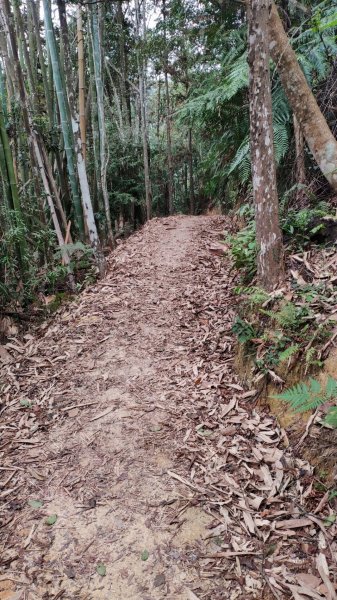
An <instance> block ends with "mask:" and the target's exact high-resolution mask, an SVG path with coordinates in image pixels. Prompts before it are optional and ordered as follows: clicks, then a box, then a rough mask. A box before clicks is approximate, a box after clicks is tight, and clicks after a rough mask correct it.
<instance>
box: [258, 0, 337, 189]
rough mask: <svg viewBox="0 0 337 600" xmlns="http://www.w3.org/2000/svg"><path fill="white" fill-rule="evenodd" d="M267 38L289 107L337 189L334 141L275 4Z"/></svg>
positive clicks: (321, 167) (323, 169)
mask: <svg viewBox="0 0 337 600" xmlns="http://www.w3.org/2000/svg"><path fill="white" fill-rule="evenodd" d="M269 36H270V44H269V47H270V54H271V57H272V59H273V61H274V62H275V65H276V68H277V71H278V73H279V76H280V79H281V81H282V85H283V87H284V90H285V93H286V95H287V98H288V101H289V104H290V106H291V108H292V110H293V112H294V114H295V116H296V119H297V121H298V123H299V126H300V128H301V130H302V132H303V135H304V137H305V140H306V142H307V144H308V146H309V148H310V150H311V152H312V154H313V156H314V157H315V160H316V162H317V164H318V166H319V168H320V169H321V171H322V173H323V175H324V176H325V177H326V179H327V180H328V182H329V183H330V185H331V187H332V188H333V189H334V190H337V141H336V140H335V138H334V136H333V135H332V133H331V131H330V129H329V127H328V124H327V122H326V120H325V118H324V116H323V115H322V113H321V111H320V109H319V106H318V104H317V102H316V100H315V97H314V95H313V93H312V91H311V89H310V87H309V85H308V83H307V80H306V78H305V76H304V73H303V71H302V69H301V67H300V65H299V63H298V61H297V58H296V54H295V52H294V50H293V49H292V47H291V46H290V42H289V39H288V37H287V34H286V32H285V31H284V28H283V25H282V21H281V19H280V16H279V14H278V12H277V8H276V6H275V4H274V3H272V8H271V12H270V18H269Z"/></svg>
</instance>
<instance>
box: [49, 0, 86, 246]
mask: <svg viewBox="0 0 337 600" xmlns="http://www.w3.org/2000/svg"><path fill="white" fill-rule="evenodd" d="M43 9H44V21H45V28H46V40H47V44H48V49H49V52H50V57H51V63H52V68H53V76H54V84H55V89H56V95H57V100H58V107H59V111H60V119H61V129H62V134H63V140H64V150H65V153H66V157H67V169H68V175H69V181H70V187H71V192H72V197H73V203H74V210H75V215H76V222H77V226H78V228H79V231H80V234H81V235H82V237H83V236H84V222H83V213H82V206H81V199H80V194H79V189H78V184H77V179H76V173H75V162H74V143H73V134H72V125H71V123H69V105H68V99H67V94H66V90H65V88H64V78H63V76H62V72H61V65H60V60H59V54H58V50H57V46H56V40H55V34H54V28H53V23H52V18H51V10H50V0H43Z"/></svg>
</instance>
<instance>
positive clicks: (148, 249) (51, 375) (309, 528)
mask: <svg viewBox="0 0 337 600" xmlns="http://www.w3.org/2000/svg"><path fill="white" fill-rule="evenodd" d="M168 224H169V227H167V225H168ZM224 227H227V229H228V228H229V227H230V224H229V222H228V221H226V220H225V219H224V218H222V217H221V218H220V217H212V218H204V217H203V218H199V219H193V218H189V217H184V218H183V217H174V218H170V219H166V220H157V219H154V220H153V221H152V222H151V223H150V224H148V225H146V226H145V227H144V228H143V230H142V231H141V232H138V233H137V234H135V235H134V236H133V237H132V238H130V239H129V240H128V241H127V242H125V243H122V244H121V245H120V246H119V247H118V248H117V250H116V251H115V252H114V253H112V255H111V257H110V259H109V260H110V270H109V273H108V275H107V277H106V279H104V280H102V281H99V282H98V283H97V284H96V285H94V286H91V287H90V288H88V289H87V290H86V291H85V292H84V293H83V294H82V295H81V296H80V297H79V298H78V299H76V301H75V302H74V303H72V304H71V306H65V307H63V308H61V309H59V310H58V312H57V313H56V315H55V316H54V317H53V318H52V319H51V321H50V322H49V323H43V324H42V325H41V326H38V327H36V330H35V331H33V332H32V331H31V332H30V333H29V334H25V333H23V334H21V335H20V334H15V335H13V336H12V338H10V339H9V341H8V342H7V344H5V346H4V348H3V349H4V351H3V352H2V354H0V359H1V357H2V360H1V381H2V382H3V389H2V400H1V402H2V403H1V446H0V451H1V470H0V475H1V476H3V483H2V486H1V488H0V489H1V490H2V491H0V494H2V496H1V497H2V501H3V506H2V521H1V522H0V526H1V528H2V531H3V532H5V538H4V546H3V548H2V550H3V552H2V559H1V565H2V569H3V572H4V574H6V573H7V574H8V576H10V573H11V569H12V570H13V572H15V571H16V573H17V572H18V569H19V570H20V569H22V573H25V574H26V588H25V589H26V592H27V594H28V591H27V590H28V589H30V590H32V585H33V584H32V582H33V581H34V580H35V581H37V580H39V581H40V584H39V586H37V587H36V593H37V594H38V595H37V596H36V593H35V595H34V592H29V595H27V596H26V597H27V598H35V597H42V595H40V596H39V594H41V590H45V591H46V590H51V592H50V593H52V594H54V596H55V595H56V594H61V595H62V596H63V594H64V590H65V589H66V590H68V591H67V593H69V594H70V595H69V598H70V597H71V598H83V599H84V598H88V599H89V598H90V600H91V598H92V599H94V598H100V599H103V598H110V597H111V590H112V591H113V592H114V598H116V599H117V598H118V599H119V598H120V599H121V600H122V599H123V598H125V597H126V596H125V595H123V593H127V594H129V595H128V597H133V598H135V599H136V598H139V599H141V598H142V599H143V598H145V597H146V593H147V594H148V595H149V594H150V590H151V585H152V591H151V594H152V595H151V598H162V597H163V595H162V594H163V590H162V589H161V591H157V592H156V589H157V588H159V587H163V586H165V589H166V592H165V593H166V594H168V596H169V597H171V598H182V599H183V598H184V599H185V598H190V599H195V598H198V599H200V600H201V599H203V600H205V599H208V600H220V599H222V598H228V599H231V600H235V599H237V598H239V599H242V600H243V599H250V598H266V599H269V598H287V597H289V598H294V600H297V599H300V600H301V599H306V598H315V599H320V598H329V599H331V600H334V599H335V598H336V584H335V582H336V577H337V572H336V564H337V560H336V558H337V542H336V539H337V536H336V533H337V529H336V519H335V513H336V499H335V498H334V497H333V496H332V498H331V500H329V496H327V495H326V494H324V492H321V491H319V490H318V489H316V487H315V486H314V474H313V467H312V466H311V465H310V464H309V463H308V462H307V461H305V460H303V458H301V456H300V455H298V454H296V453H295V451H294V450H293V449H292V447H291V446H290V445H289V443H288V442H287V435H286V432H285V431H284V430H283V429H282V428H280V427H279V426H278V424H277V422H276V420H275V419H274V418H273V417H272V416H271V415H269V414H267V413H265V412H263V411H262V409H261V410H258V409H257V408H256V406H255V402H254V397H255V395H256V392H255V390H249V389H248V390H247V389H246V388H244V387H243V386H242V385H241V384H240V382H239V381H238V380H237V377H236V375H235V372H234V366H233V363H234V358H235V344H234V341H233V338H232V334H231V326H232V322H233V319H234V316H235V305H236V298H235V297H234V296H233V287H234V286H235V277H236V276H235V273H233V271H232V269H231V264H230V261H229V259H228V257H227V256H226V254H225V252H226V248H225V246H222V245H220V244H219V242H220V240H221V237H222V231H223V228H224ZM189 228H190V229H191V232H190V233H189V234H188V233H186V231H185V233H184V235H185V237H186V236H187V238H188V239H187V241H186V240H185V242H184V239H182V240H181V248H180V246H179V244H177V242H179V241H180V237H179V236H181V235H182V233H181V231H182V229H189ZM166 232H167V233H166ZM183 242H184V243H185V246H184V243H183ZM179 252H180V253H181V255H179V256H178V258H177V257H175V259H174V260H173V258H172V257H173V255H174V254H177V253H178V254H179ZM150 253H151V254H150ZM306 268H307V269H308V267H307V265H306ZM112 346H113V352H112V350H111V348H112ZM133 349H136V350H137V352H136V354H132V351H133ZM105 354H106V355H107V360H106V362H104V360H105ZM139 355H144V357H145V358H143V359H142V360H143V363H142V366H141V367H140V368H139V369H137V360H139V358H138V357H139ZM146 356H149V357H150V360H149V363H146ZM144 365H145V367H144ZM125 371H127V373H126V374H125ZM143 371H144V372H143ZM154 371H155V373H154ZM122 374H123V376H122ZM22 400H24V404H23V403H22ZM97 404H98V410H97V406H96V405H97ZM125 406H126V407H128V410H127V411H125V409H124V407H125ZM74 410H77V411H78V412H74V413H72V414H70V415H69V412H70V411H74ZM123 410H124V413H123ZM138 411H139V412H138ZM69 417H71V418H69ZM74 424H75V425H74ZM114 427H117V430H116V433H114V434H111V431H112V430H113V428H114ZM111 435H113V441H114V443H115V446H114V447H113V448H112V450H111V454H109V453H108V450H107V449H106V447H104V446H106V444H107V440H111ZM139 436H140V437H139ZM139 439H141V444H140V446H139V447H137V443H138V441H139ZM133 446H135V450H134V449H133ZM143 448H144V449H143ZM158 452H160V456H161V455H163V456H164V455H165V456H166V457H168V458H165V461H164V464H165V465H166V464H168V465H169V468H167V467H164V469H162V471H161V475H160V479H158V475H156V474H155V475H154V481H155V482H156V486H155V488H153V492H152V493H151V492H150V491H149V495H150V496H149V497H147V498H143V497H142V496H140V495H139V493H138V489H139V488H140V487H141V486H142V485H143V483H144V478H145V479H146V478H149V476H150V475H151V473H152V472H154V470H153V469H154V463H153V462H151V461H152V460H153V459H152V455H153V453H154V456H156V455H157V453H158ZM86 453H87V456H84V455H85V454H86ZM95 453H96V454H95ZM137 456H138V459H137ZM119 457H120V460H119ZM127 457H128V458H129V466H128V467H127V468H126V470H125V467H124V464H126V465H127V464H128V463H127ZM139 459H140V460H141V461H142V463H140V462H139ZM137 460H138V463H137ZM123 461H124V462H123ZM146 462H147V463H148V464H147V466H146ZM137 464H138V465H139V466H138V467H137ZM144 465H145V467H144ZM135 469H136V470H137V469H138V470H139V471H140V474H139V476H137V474H135V473H134V470H135ZM144 469H145V470H144ZM128 471H129V473H128ZM128 477H129V478H130V477H134V479H135V481H131V483H130V480H129V479H128ZM137 477H138V479H137ZM124 481H125V487H123V486H124ZM151 481H152V480H151ZM151 485H152V486H153V485H154V482H153V483H151ZM114 489H115V490H116V493H117V499H118V502H119V504H117V505H114V504H113V498H114ZM144 489H145V488H144ZM146 489H147V488H146ZM60 490H62V494H63V495H62V497H61V495H60V494H61V492H60ZM155 490H156V491H155ZM40 491H41V493H40ZM89 494H91V496H90V497H89ZM118 494H119V495H118ZM37 495H38V496H39V497H43V498H44V501H43V507H44V508H45V509H46V510H48V513H49V515H50V516H49V517H48V516H47V515H46V517H45V523H47V522H48V520H49V521H50V523H49V524H50V525H53V527H49V528H45V530H46V531H45V532H43V531H41V530H40V528H39V524H38V518H37V516H36V515H34V513H36V512H37V511H32V510H31V509H32V508H36V509H37V508H41V507H42V501H41V506H40V501H35V500H29V498H34V497H37ZM58 495H59V498H60V501H61V500H62V503H61V506H57V503H56V498H57V497H58ZM132 495H133V497H132ZM152 496H153V497H152ZM73 497H74V500H76V504H75V503H74V502H70V500H69V499H72V498H73ZM133 500H134V503H133ZM68 501H69V506H68ZM27 503H28V505H27ZM33 503H34V504H33ZM38 504H39V506H38ZM124 504H125V507H124V506H122V508H123V510H124V512H123V511H122V508H120V505H124ZM129 504H130V506H129ZM25 506H26V507H27V508H25ZM76 506H83V508H76ZM86 506H90V510H89V511H88V512H87V513H84V512H82V513H81V511H86V510H87V509H86V508H85V507H86ZM113 506H115V508H112V507H113ZM104 507H105V508H104ZM130 507H131V508H130ZM68 508H69V510H68V512H67V509H68ZM29 509H30V511H31V512H30V517H29V518H28V517H27V514H28V513H27V512H26V511H27V510H29ZM62 509H63V510H64V514H62ZM103 509H104V510H105V509H106V510H107V515H110V516H107V517H104V518H103V516H102V511H103ZM53 510H55V511H56V510H57V511H58V513H56V512H53ZM130 510H131V512H130ZM132 510H136V511H137V510H138V513H137V519H138V521H139V520H141V519H143V518H144V523H147V525H146V527H147V528H148V529H149V530H151V531H152V530H153V529H155V530H157V529H158V528H159V529H160V528H161V529H162V530H163V531H164V532H165V535H166V537H162V538H158V539H157V538H154V539H153V538H149V540H148V541H146V540H145V539H143V537H142V536H143V534H144V532H145V531H147V530H146V529H144V528H143V529H140V530H139V531H138V530H137V526H135V525H134V523H133V521H132ZM197 510H202V511H203V512H204V513H205V515H206V516H207V518H208V519H207V521H205V523H204V524H203V526H202V527H203V529H200V535H199V537H198V535H196V536H195V537H194V538H193V536H190V537H188V532H189V533H190V532H191V530H192V529H193V525H194V523H193V518H194V517H192V520H191V516H190V515H194V516H195V515H196V514H197V513H196V512H195V511H197ZM71 511H74V512H71ZM79 511H80V512H79ZM111 511H112V512H111ZM193 511H194V512H193ZM56 514H59V515H60V517H59V518H57V516H56ZM78 514H82V515H83V516H81V519H82V520H83V521H84V526H85V527H86V528H87V529H88V532H87V533H88V536H89V534H90V535H93V537H92V538H91V539H88V538H85V540H83V541H82V542H81V544H80V550H78V548H77V552H78V553H79V554H78V558H77V562H76V560H75V562H74V564H70V561H71V556H72V553H73V552H74V551H75V550H74V549H75V548H76V543H75V546H71V544H73V542H74V541H75V539H77V538H78V536H79V535H80V530H78V532H77V530H76V527H75V526H74V518H75V523H76V519H78V518H79V517H78V516H76V515H78ZM86 514H87V515H88V516H84V515H86ZM64 515H65V516H64ZM90 515H91V516H90ZM92 515H93V516H92ZM111 515H112V516H111ZM113 515H117V517H115V518H116V519H117V520H116V522H114V527H113V529H112V530H111V532H110V533H109V531H110V530H109V531H107V532H104V531H103V530H104V528H105V527H106V523H108V521H107V520H106V521H104V519H110V520H111V519H112V518H113ZM118 515H119V516H118ZM125 515H126V516H125ZM130 515H131V516H130ZM55 517H56V518H55ZM61 517H62V518H61ZM124 517H125V519H126V521H125V523H124V522H123V519H124ZM146 518H147V520H146ZM34 519H36V520H35V521H34ZM53 519H54V520H53ZM118 519H120V520H118ZM130 519H131V521H130ZM158 519H159V520H158ZM25 520H27V525H28V529H27V528H25V527H24V523H25ZM128 520H129V523H131V527H133V528H134V529H136V533H135V535H134V538H131V541H130V539H128V537H127V536H126V535H125V534H123V536H122V537H119V538H118V539H117V538H116V540H117V541H116V543H114V541H113V540H114V539H115V538H114V536H116V531H117V530H118V528H120V529H121V532H124V531H125V530H124V527H125V524H126V523H127V522H128ZM56 521H57V522H56ZM59 523H60V525H59ZM64 523H65V525H64ZM67 523H68V525H67ZM92 523H94V524H95V528H94V529H93V525H92ZM184 523H186V524H187V529H186V531H185V533H184V535H185V538H184V542H180V545H179V544H178V545H177V542H176V541H175V539H176V538H177V539H178V537H179V535H181V532H183V531H184ZM66 527H68V529H67V530H66V531H65V532H64V531H63V529H64V528H66ZM128 527H130V524H129V526H128ZM20 528H21V529H20ZM113 531H114V532H115V533H113ZM179 531H180V533H179ZM48 532H49V533H48ZM76 532H77V533H76ZM23 536H24V539H23ZM27 536H28V537H27ZM46 536H47V537H46ZM50 536H51V537H50ZM109 536H110V537H109ZM137 536H138V537H137ZM175 536H176V537H175ZM181 539H182V538H181ZM67 540H68V541H67ZM158 540H159V541H158ZM144 541H146V543H147V547H148V550H146V551H145V550H144V545H143V544H144ZM100 542H102V543H103V546H102V545H100ZM128 543H129V546H127V544H128ZM137 543H138V547H136V548H135V553H134V554H132V550H133V549H132V548H131V549H130V545H131V546H132V544H135V545H136V546H137ZM156 543H157V545H156ZM69 544H70V546H71V548H73V550H71V552H70V550H69V552H68V553H67V550H64V549H65V548H67V547H68V546H69ZM109 544H110V545H109ZM111 544H112V546H111ZM151 544H152V546H151ZM153 544H154V545H153ZM118 545H120V552H118V551H117V549H116V547H118ZM70 546H69V549H70ZM22 548H24V549H25V548H28V550H29V552H30V556H31V558H30V559H28V555H26V554H22ZM41 548H45V550H43V551H42V553H43V554H44V555H45V558H44V560H45V561H46V563H45V564H47V565H49V567H48V568H50V569H51V573H53V574H51V575H50V578H49V579H48V577H49V575H48V573H47V574H46V570H45V568H44V569H39V567H38V564H39V563H38V556H39V555H41ZM53 548H54V555H53V556H54V559H53V562H51V563H48V560H47V553H48V552H49V549H50V552H51V550H52V549H53ZM107 548H109V551H107ZM112 548H113V549H114V552H115V555H114V558H113V562H115V561H116V564H117V565H118V564H119V563H121V568H120V570H119V571H118V572H117V571H116V572H115V575H114V576H115V578H116V577H117V574H118V577H120V578H121V580H123V577H124V580H123V581H124V582H126V581H127V580H126V577H127V576H126V572H125V574H124V575H123V573H124V571H123V569H124V570H125V569H130V568H131V569H132V568H133V566H132V565H134V564H135V562H140V563H141V562H142V561H143V562H144V561H145V562H144V564H143V567H142V570H143V572H142V573H140V574H138V573H136V572H135V573H134V576H133V579H134V581H131V580H130V581H129V582H128V583H127V585H129V588H125V589H128V590H129V589H130V590H132V592H129V591H128V592H125V591H124V592H123V591H122V592H121V591H118V590H117V588H116V589H115V588H113V587H106V588H104V591H103V592H102V588H100V589H101V591H97V590H96V588H95V586H94V584H93V583H92V584H91V583H90V585H89V584H88V582H89V581H91V579H90V577H91V576H90V572H91V573H92V561H93V560H94V557H95V556H97V554H98V552H102V551H103V554H102V558H104V562H102V563H99V564H98V565H97V567H96V571H97V573H98V574H100V575H101V576H104V581H106V582H107V583H106V584H104V585H106V586H108V585H110V586H113V583H111V580H110V579H109V576H108V573H107V571H106V566H105V565H107V566H109V564H111V563H110V562H109V561H110V560H111V553H112ZM38 549H39V550H38ZM104 549H105V554H104ZM26 552H27V550H26ZM34 552H35V554H34ZM145 552H146V553H147V557H146V559H145V558H143V557H145ZM62 553H64V556H63V559H64V561H65V570H64V572H65V573H68V574H69V573H70V572H71V573H72V574H73V575H74V576H73V575H72V577H69V576H68V579H67V580H65V579H64V576H62V572H61V571H62V569H61V567H60V564H59V559H58V558H57V557H58V556H61V554H62ZM19 555H20V558H19ZM121 555H126V559H125V558H121ZM34 556H35V567H33V568H32V566H31V562H32V560H33V558H34ZM137 556H138V561H137ZM139 556H140V557H141V559H142V561H139ZM132 557H133V558H132ZM129 558H130V560H131V559H132V560H131V562H129V563H128V562H127V560H129ZM123 560H126V562H125V565H124V563H123ZM27 561H28V562H27ZM132 561H133V562H132ZM152 561H156V563H158V572H157V574H156V576H153V578H152V579H153V580H154V581H155V582H158V581H159V576H160V575H162V573H163V569H164V570H165V578H162V579H161V581H162V585H161V586H159V585H155V584H154V583H153V581H152V584H151V573H150V571H147V570H145V571H144V568H145V569H147V565H148V564H149V569H152V568H153V567H151V565H150V563H151V564H152ZM68 563H69V564H68ZM79 564H81V568H80V569H79V566H78V565H79ZM29 565H30V566H29ZM52 565H54V567H53V566H52ZM123 565H124V567H123ZM145 565H146V567H145ZM103 567H104V569H105V572H104V574H103ZM53 569H54V570H53ZM55 569H56V570H55ZM60 569H61V570H60ZM90 569H91V571H90ZM98 569H100V570H98ZM151 572H152V571H151ZM75 575H76V576H75ZM156 577H157V579H156ZM34 578H35V579H34ZM137 578H138V579H137ZM142 578H143V580H142ZM52 580H53V581H54V580H55V581H56V580H57V584H55V585H54V584H53V585H52V583H51V581H52ZM65 581H66V583H65ZM73 582H74V583H73ZM141 582H143V583H141ZM34 585H35V586H36V585H37V584H36V583H35V584H34ZM76 585H77V587H76ZM125 585H126V583H125ZM71 586H75V587H71ZM81 586H82V587H81ZM132 586H133V587H132ZM137 586H138V587H137ZM142 586H143V587H142ZM33 587H34V586H33ZM86 587H88V590H89V591H88V590H87V591H85V589H86ZM89 588H90V589H89ZM121 589H122V588H121ZM38 590H39V591H38ZM26 592H25V593H26ZM46 593H49V592H47V591H46ZM130 593H132V594H133V595H132V596H130ZM118 594H119V595H118ZM156 594H157V595H156ZM158 594H161V595H158ZM54 596H49V595H48V596H45V597H46V598H47V597H48V598H49V597H54ZM63 597H68V596H63Z"/></svg>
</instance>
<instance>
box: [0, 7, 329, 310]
mask: <svg viewBox="0 0 337 600" xmlns="http://www.w3.org/2000/svg"><path fill="white" fill-rule="evenodd" d="M285 4H287V8H285V9H284V13H285V15H286V19H287V23H288V28H290V29H291V40H292V45H293V47H294V49H295V52H296V55H297V57H298V60H299V63H300V64H301V67H302V69H303V71H304V73H305V76H306V78H307V81H308V83H309V85H310V87H311V89H312V90H313V91H314V93H315V95H316V97H317V99H318V102H319V103H320V106H321V109H322V110H323V112H324V116H325V118H326V120H327V122H328V124H329V126H330V128H331V130H332V131H335V129H336V117H335V112H334V110H335V109H334V108H333V107H334V106H335V104H336V103H335V100H334V99H335V97H336V92H335V87H334V85H330V84H329V82H331V78H332V77H333V74H334V72H335V69H336V62H335V55H336V50H337V45H336V41H335V40H336V36H335V29H336V25H335V21H334V19H333V16H331V14H332V9H331V6H330V3H329V2H324V1H323V2H321V3H317V2H304V4H303V5H302V4H301V6H300V8H298V7H297V5H298V3H295V4H293V3H289V6H288V3H285ZM303 11H304V15H305V20H304V25H302V22H303ZM283 16H284V15H283ZM272 103H273V130H274V148H275V159H276V163H277V183H278V187H279V191H280V194H281V197H282V194H283V195H284V194H287V193H288V192H287V190H289V189H293V187H294V185H295V186H296V185H297V186H298V185H300V186H305V185H308V186H309V187H310V186H311V185H312V182H315V183H314V187H315V186H316V187H315V190H314V193H316V192H317V193H318V194H320V193H322V190H323V191H324V190H325V192H326V191H327V187H326V182H325V181H324V178H322V177H321V176H320V174H317V170H315V162H314V161H313V159H312V156H311V153H310V151H308V150H306V149H305V148H304V144H303V139H302V140H301V136H298V135H297V137H296V131H295V129H296V119H295V116H294V115H293V114H292V109H291V107H290V106H289V103H288V101H287V98H286V97H285V94H284V91H283V88H282V85H281V82H280V78H279V76H278V74H277V72H276V69H275V67H272ZM298 148H301V150H300V151H299V150H298ZM294 156H295V157H296V161H295V162H294ZM294 164H295V168H293V165H294ZM0 178H1V182H0V212H1V222H0V233H1V239H0V250H1V256H0V297H1V304H2V305H6V304H7V303H8V301H9V300H11V302H12V301H13V300H14V303H17V306H22V305H24V304H27V303H29V302H31V301H32V299H34V298H35V297H36V296H37V295H39V294H42V295H44V294H48V293H50V292H51V291H54V290H55V289H67V288H69V287H70V288H72V289H75V288H76V286H78V285H80V284H81V282H82V280H83V278H84V277H85V276H86V273H88V269H87V267H88V265H94V268H95V270H96V272H100V273H103V272H104V270H105V258H104V257H105V254H106V252H107V251H108V249H109V248H111V247H113V246H114V244H115V243H116V240H117V239H118V237H119V236H121V235H125V234H127V233H129V232H131V231H132V230H133V229H134V228H135V227H137V226H138V225H139V224H141V223H144V222H145V220H146V219H150V218H151V217H153V216H161V215H166V214H172V213H174V212H185V213H187V212H190V213H198V212H202V211H203V210H204V209H205V208H206V207H208V206H210V205H214V204H218V205H219V206H220V208H221V209H223V208H224V207H226V208H231V207H232V206H233V205H234V204H235V202H237V200H238V199H240V198H241V200H242V199H243V198H246V199H247V198H248V199H249V197H250V195H251V179H250V154H249V107H248V64H247V23H246V14H245V7H244V5H243V4H242V3H240V2H227V1H224V2H222V3H217V2H212V1H211V0H202V1H201V2H196V1H195V0H155V1H153V0H130V2H129V1H128V2H126V1H123V0H115V1H113V2H110V1H104V0H102V1H98V2H83V3H82V4H80V3H76V2H74V1H72V0H68V1H66V0H0ZM296 193H297V192H296Z"/></svg>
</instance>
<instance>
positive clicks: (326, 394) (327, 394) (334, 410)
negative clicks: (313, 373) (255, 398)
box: [273, 377, 337, 427]
mask: <svg viewBox="0 0 337 600" xmlns="http://www.w3.org/2000/svg"><path fill="white" fill-rule="evenodd" d="M273 398H277V399H279V400H283V401H284V402H288V404H290V406H291V408H292V410H293V411H294V412H296V413H304V412H307V411H309V410H315V409H316V408H318V407H319V406H321V405H322V404H324V402H327V401H328V400H333V399H336V398H337V381H336V380H335V379H333V378H332V377H329V378H328V380H327V383H326V385H325V386H323V385H322V384H321V383H320V382H319V381H317V379H313V378H312V377H310V379H309V381H308V382H307V383H304V382H300V383H297V384H296V385H294V386H292V387H291V388H288V389H287V390H285V391H284V392H283V393H282V394H277V395H275V396H273ZM325 423H326V424H328V425H330V426H331V427H337V406H333V407H331V408H330V409H329V411H328V413H327V415H326V417H325Z"/></svg>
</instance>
